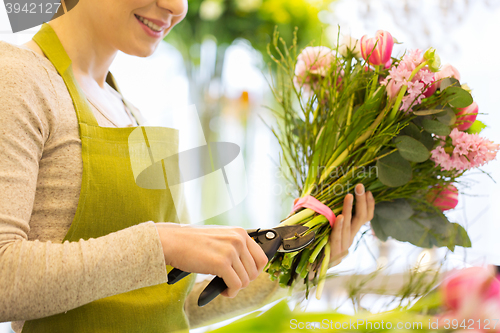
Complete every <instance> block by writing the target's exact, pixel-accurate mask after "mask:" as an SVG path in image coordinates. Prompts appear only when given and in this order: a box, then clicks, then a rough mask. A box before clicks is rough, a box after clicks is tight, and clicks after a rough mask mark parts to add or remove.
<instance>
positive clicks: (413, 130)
mask: <svg viewBox="0 0 500 333" xmlns="http://www.w3.org/2000/svg"><path fill="white" fill-rule="evenodd" d="M399 133H400V134H402V135H408V136H411V137H412V138H414V139H417V140H420V137H421V136H422V135H421V133H420V129H419V128H418V127H417V125H415V124H414V123H411V122H410V123H408V125H407V126H406V127H404V128H403V129H402V130H401V131H400V132H399Z"/></svg>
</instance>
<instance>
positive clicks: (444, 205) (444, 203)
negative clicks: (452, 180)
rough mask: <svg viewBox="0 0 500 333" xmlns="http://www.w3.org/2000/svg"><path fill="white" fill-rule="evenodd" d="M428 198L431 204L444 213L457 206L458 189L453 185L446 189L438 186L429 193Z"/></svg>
mask: <svg viewBox="0 0 500 333" xmlns="http://www.w3.org/2000/svg"><path fill="white" fill-rule="evenodd" d="M426 197H427V200H428V201H429V202H430V203H432V204H433V205H434V206H436V207H437V208H439V209H441V211H443V212H444V211H445V210H450V209H453V208H455V207H456V206H457V204H458V189H457V188H456V187H455V186H454V185H451V184H450V185H448V186H446V187H445V188H444V189H443V187H442V186H436V187H434V188H432V189H431V190H430V191H429V193H428V194H427V196H426Z"/></svg>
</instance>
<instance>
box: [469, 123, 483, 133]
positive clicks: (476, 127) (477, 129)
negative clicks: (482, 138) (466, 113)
mask: <svg viewBox="0 0 500 333" xmlns="http://www.w3.org/2000/svg"><path fill="white" fill-rule="evenodd" d="M485 128H486V125H485V124H484V123H483V122H482V121H480V120H476V121H475V122H473V123H472V125H471V127H469V129H467V131H466V132H467V133H469V134H479V133H481V131H482V130H483V129H485Z"/></svg>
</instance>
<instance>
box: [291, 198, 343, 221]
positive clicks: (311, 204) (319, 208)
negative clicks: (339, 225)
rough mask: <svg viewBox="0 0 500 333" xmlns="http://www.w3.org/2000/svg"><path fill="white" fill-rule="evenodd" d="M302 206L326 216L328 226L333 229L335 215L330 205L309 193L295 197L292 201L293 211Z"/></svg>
mask: <svg viewBox="0 0 500 333" xmlns="http://www.w3.org/2000/svg"><path fill="white" fill-rule="evenodd" d="M302 207H304V208H309V209H312V210H314V211H315V212H316V213H318V214H321V215H323V216H324V217H326V218H327V220H328V222H330V227H332V229H333V224H334V223H335V219H336V216H335V214H334V213H333V211H332V210H331V209H330V207H328V206H327V205H325V204H324V203H322V202H321V201H319V200H318V199H316V198H315V197H313V196H310V195H306V196H304V197H302V198H297V199H295V200H294V201H293V208H292V211H294V212H295V211H297V209H299V208H302Z"/></svg>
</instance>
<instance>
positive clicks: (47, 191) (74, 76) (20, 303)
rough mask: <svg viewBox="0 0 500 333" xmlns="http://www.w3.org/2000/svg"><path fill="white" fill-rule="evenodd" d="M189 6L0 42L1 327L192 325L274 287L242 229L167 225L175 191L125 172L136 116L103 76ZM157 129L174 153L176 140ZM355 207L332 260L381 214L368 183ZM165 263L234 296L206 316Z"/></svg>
mask: <svg viewBox="0 0 500 333" xmlns="http://www.w3.org/2000/svg"><path fill="white" fill-rule="evenodd" d="M186 11H187V1H186V0H157V1H153V0H105V1H103V0H80V2H79V3H78V4H77V5H76V6H75V7H74V8H73V9H72V10H71V11H70V12H68V13H66V14H65V15H63V16H61V17H59V18H58V19H56V20H54V21H52V22H50V24H44V25H43V27H42V29H41V30H40V31H39V33H37V35H36V36H35V37H34V38H33V40H31V41H30V42H28V43H26V44H24V45H22V46H14V45H11V44H8V43H4V42H0V82H1V83H0V108H1V112H0V121H1V122H0V124H1V125H0V126H1V131H0V145H1V147H0V184H1V185H2V191H1V192H0V212H1V213H0V267H1V269H0V272H1V273H0V299H2V301H3V302H2V303H3V304H2V307H1V308H0V321H14V322H13V324H12V326H13V329H14V330H15V331H16V332H20V331H21V330H22V332H45V331H47V332H98V331H99V332H165V331H177V330H185V329H187V328H188V327H189V323H190V324H191V326H194V325H196V326H199V325H201V324H202V323H203V321H204V320H214V319H216V318H217V317H220V316H223V315H224V314H229V313H230V312H231V313H235V311H244V310H245V309H247V310H248V308H249V307H251V306H257V305H259V304H257V303H259V302H265V301H266V299H268V297H269V295H270V294H273V293H274V292H275V291H276V290H277V284H276V283H273V282H271V281H270V280H269V279H268V277H267V276H266V274H265V273H262V274H260V275H259V273H261V272H262V270H263V268H264V266H265V264H266V263H267V258H266V257H265V254H264V253H263V251H262V250H261V249H260V247H259V246H257V245H256V243H255V242H254V241H253V240H252V239H251V238H250V237H248V235H247V234H246V232H245V231H244V230H243V229H241V228H229V227H217V228H203V227H195V226H188V225H179V224H176V223H169V222H176V221H177V215H176V212H175V208H174V205H173V201H172V196H171V194H170V192H169V190H168V188H167V189H166V190H145V189H141V188H139V187H138V186H137V185H136V184H135V183H134V179H133V177H132V176H131V175H132V172H131V170H130V160H129V156H128V148H127V147H128V146H127V139H128V137H129V134H130V133H131V131H132V130H133V129H134V128H135V127H136V126H137V125H138V122H139V123H141V119H140V115H139V113H138V111H137V110H136V109H135V108H134V107H133V106H131V105H130V104H129V103H126V101H124V100H123V99H122V97H121V95H120V94H119V91H118V90H117V88H116V84H115V82H114V80H113V78H112V76H111V75H110V74H109V72H108V69H109V66H110V65H111V63H112V61H113V59H114V57H115V55H116V53H117V51H118V50H121V51H123V52H125V53H128V54H132V55H136V56H141V57H146V56H149V55H151V54H152V53H153V52H154V50H155V49H156V47H157V46H158V44H159V43H160V41H161V40H162V39H163V37H165V35H166V34H167V33H168V32H169V31H170V29H172V28H173V27H174V26H175V25H176V24H177V23H178V22H180V21H181V20H182V19H183V18H184V16H185V15H186ZM115 89H116V90H115ZM124 104H125V105H124ZM158 131H159V132H158V133H161V140H160V141H161V142H160V143H161V144H163V145H164V147H165V149H171V150H172V151H173V150H175V149H176V144H175V143H176V134H177V133H176V132H175V131H173V130H171V129H161V128H160V129H158ZM353 200H354V198H353V196H352V195H351V194H349V195H347V196H346V198H345V200H344V210H343V215H340V216H339V217H338V219H337V223H336V224H335V228H334V230H333V231H332V237H331V242H332V249H333V250H332V255H331V258H330V259H331V264H332V265H335V264H337V263H338V262H339V261H340V258H341V257H342V255H344V254H345V253H346V251H347V250H348V248H349V246H350V245H351V243H352V241H353V238H354V235H355V234H356V233H357V231H358V230H359V228H360V227H361V225H363V224H364V223H366V222H367V221H368V220H370V219H371V217H372V216H373V210H374V200H373V196H372V195H371V193H370V192H366V193H365V192H364V189H363V187H362V185H358V186H357V187H356V212H355V213H356V214H355V215H354V216H353V217H352V218H351V208H352V203H353ZM148 221H149V222H148ZM166 267H168V268H170V267H176V268H179V269H181V270H184V271H189V272H194V273H204V274H214V275H218V276H221V277H222V278H223V279H224V281H225V282H226V284H227V286H228V289H227V290H225V291H224V292H223V293H222V295H223V296H226V298H221V297H219V298H217V299H216V300H214V301H213V302H212V303H210V304H209V305H207V306H206V307H204V308H198V307H197V306H195V305H194V304H196V299H197V298H198V295H199V293H200V290H201V289H202V288H203V284H197V285H195V286H194V287H193V284H194V281H193V274H191V276H190V277H189V278H185V279H184V280H182V281H181V282H179V283H177V284H175V285H171V286H169V285H167V284H166V283H165V282H166V281H167V270H166ZM257 277H258V279H257ZM256 279H257V280H256ZM254 280H256V281H255V282H252V284H251V287H249V288H246V289H244V290H243V291H242V292H241V293H240V294H239V295H238V297H237V298H234V299H231V298H233V297H235V296H236V294H238V292H239V290H240V289H242V288H245V287H247V286H248V285H249V283H250V282H251V281H254ZM252 288H253V289H252ZM190 291H191V292H190ZM247 298H248V299H251V300H252V301H247V300H246V299H247ZM186 314H187V315H186Z"/></svg>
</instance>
